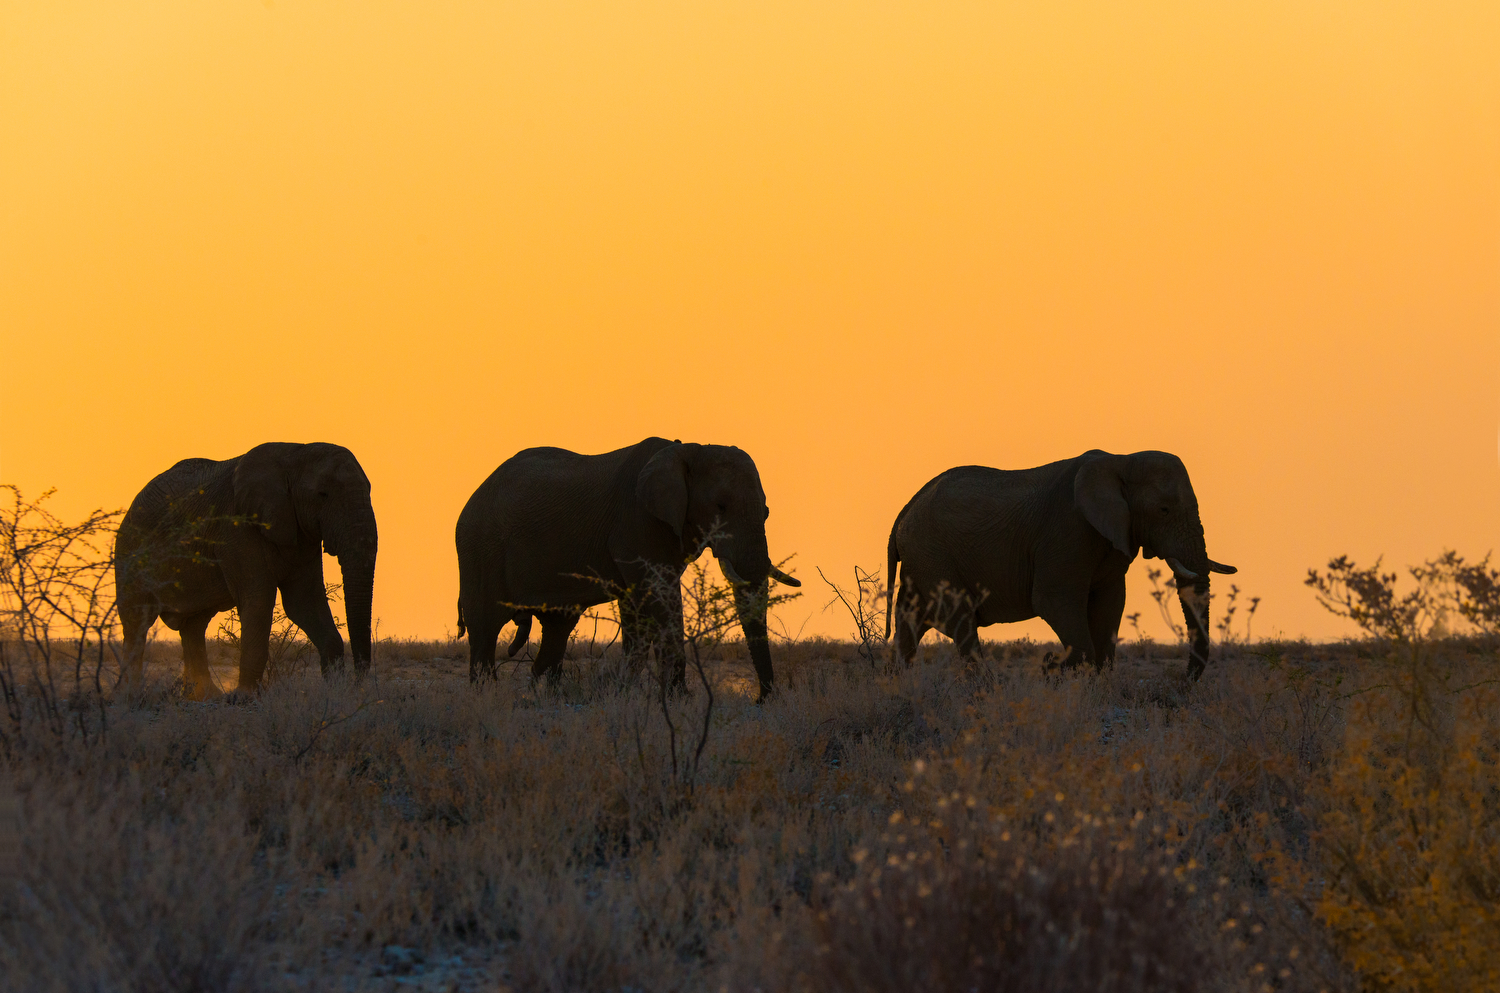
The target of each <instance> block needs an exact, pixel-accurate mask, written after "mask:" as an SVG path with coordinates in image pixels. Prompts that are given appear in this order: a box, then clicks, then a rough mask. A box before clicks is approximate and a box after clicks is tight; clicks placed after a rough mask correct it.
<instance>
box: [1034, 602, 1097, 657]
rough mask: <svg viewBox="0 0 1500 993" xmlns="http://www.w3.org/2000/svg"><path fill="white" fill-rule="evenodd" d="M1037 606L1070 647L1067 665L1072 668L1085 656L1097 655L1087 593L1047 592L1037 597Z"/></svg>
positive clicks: (1064, 642) (1067, 646)
mask: <svg viewBox="0 0 1500 993" xmlns="http://www.w3.org/2000/svg"><path fill="white" fill-rule="evenodd" d="M1032 606H1033V609H1035V610H1036V612H1037V616H1039V617H1041V619H1042V620H1044V621H1046V622H1047V623H1048V624H1049V625H1050V626H1051V628H1052V630H1053V632H1054V633H1055V634H1056V635H1057V640H1058V641H1060V642H1062V644H1063V647H1064V648H1066V649H1067V652H1068V654H1067V656H1066V657H1064V659H1063V662H1062V664H1063V668H1066V669H1071V668H1072V667H1073V666H1076V665H1077V664H1078V663H1080V662H1082V661H1083V660H1084V659H1093V658H1095V657H1096V656H1095V654H1094V637H1093V635H1092V634H1090V633H1089V603H1088V599H1087V595H1086V594H1084V595H1079V594H1075V593H1072V592H1063V593H1044V594H1040V595H1038V596H1036V597H1034V598H1033V601H1032Z"/></svg>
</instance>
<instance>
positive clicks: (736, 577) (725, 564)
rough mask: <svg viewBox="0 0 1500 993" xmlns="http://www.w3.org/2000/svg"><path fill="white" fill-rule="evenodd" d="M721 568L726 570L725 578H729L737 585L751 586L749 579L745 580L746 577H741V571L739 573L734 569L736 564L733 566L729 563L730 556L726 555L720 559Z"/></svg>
mask: <svg viewBox="0 0 1500 993" xmlns="http://www.w3.org/2000/svg"><path fill="white" fill-rule="evenodd" d="M719 568H720V569H722V570H724V578H725V579H727V580H729V581H730V582H731V583H733V584H734V585H735V586H749V585H750V584H749V583H748V582H747V581H745V580H744V579H741V578H740V574H739V573H737V572H735V571H734V566H732V565H730V564H729V558H728V556H725V557H724V558H721V559H719Z"/></svg>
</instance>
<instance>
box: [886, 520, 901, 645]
mask: <svg viewBox="0 0 1500 993" xmlns="http://www.w3.org/2000/svg"><path fill="white" fill-rule="evenodd" d="M900 524H901V517H900V515H897V517H896V523H895V524H892V525H891V539H890V541H888V542H886V545H885V637H886V640H890V637H891V610H892V609H893V608H894V607H895V604H896V567H897V566H898V565H900V563H901V550H900V549H899V548H897V547H896V528H897V527H899V526H900Z"/></svg>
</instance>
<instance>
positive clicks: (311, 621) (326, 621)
mask: <svg viewBox="0 0 1500 993" xmlns="http://www.w3.org/2000/svg"><path fill="white" fill-rule="evenodd" d="M281 609H282V610H284V611H286V616H287V618H288V619H289V620H290V621H291V622H292V623H293V624H295V625H297V627H299V628H301V629H302V633H303V634H305V635H307V640H308V641H311V642H312V643H313V647H315V648H317V650H318V665H319V668H321V669H322V670H323V676H324V678H325V679H326V678H327V677H328V674H329V672H330V671H337V670H339V669H342V668H343V666H344V639H343V637H342V636H341V635H340V634H339V626H338V624H336V623H335V622H334V619H333V611H332V610H331V609H330V608H329V606H328V594H327V592H326V590H325V588H324V586H323V563H322V561H321V558H318V559H312V558H309V559H308V560H307V561H306V562H304V563H302V564H301V565H300V566H299V568H298V569H297V571H296V572H295V573H294V574H293V576H292V578H291V579H289V580H287V582H285V583H284V584H282V587H281ZM356 665H357V666H358V668H357V669H356V674H358V675H363V674H364V670H366V669H368V668H369V663H368V662H364V663H363V664H362V665H361V664H360V663H359V662H358V661H356Z"/></svg>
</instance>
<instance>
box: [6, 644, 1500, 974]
mask: <svg viewBox="0 0 1500 993" xmlns="http://www.w3.org/2000/svg"><path fill="white" fill-rule="evenodd" d="M1042 648H1043V646H1034V645H1030V644H1009V645H1006V644H994V645H990V646H988V653H987V659H986V661H984V662H983V663H982V664H977V665H974V664H970V665H964V664H961V663H959V662H958V661H956V660H955V659H954V658H953V656H952V654H951V648H950V647H949V646H948V644H947V643H946V642H943V643H941V644H940V645H937V646H929V647H928V648H927V650H926V660H925V661H924V662H922V663H921V664H918V665H916V666H914V667H912V668H911V669H909V670H908V669H899V668H888V667H884V666H872V665H870V664H869V663H868V662H866V661H863V660H862V659H861V658H860V655H859V651H858V646H856V645H852V644H847V643H843V644H841V643H836V642H821V641H814V642H805V643H803V644H800V645H796V646H793V647H782V648H781V649H780V650H779V652H778V654H777V662H778V666H779V676H780V680H781V685H782V688H781V691H780V693H779V694H778V695H777V696H776V697H775V698H774V699H773V700H772V701H771V702H769V703H767V704H766V705H764V706H759V707H758V706H756V705H755V704H754V703H753V702H752V701H751V693H752V690H751V683H752V681H753V677H752V674H751V672H750V667H749V664H748V659H746V658H745V657H744V655H743V645H736V644H729V645H725V646H723V647H722V648H721V649H720V650H719V651H718V653H717V654H718V660H717V661H715V662H714V663H713V664H711V665H710V666H709V667H708V670H707V674H708V677H709V681H710V683H711V684H712V685H713V688H714V689H713V706H712V712H711V716H710V719H709V721H708V724H707V728H706V732H707V733H706V738H703V739H702V740H703V746H702V752H701V756H700V757H698V758H697V760H696V761H695V758H694V756H695V752H696V749H697V746H698V742H699V740H700V738H699V736H700V733H701V732H702V730H703V723H702V720H701V716H702V714H703V713H704V710H705V704H706V703H707V701H708V697H709V694H708V693H707V692H706V691H705V689H704V687H703V686H702V685H699V686H697V687H696V689H695V690H694V691H693V692H692V693H691V694H690V695H687V696H682V697H673V698H670V699H669V700H668V701H667V710H666V712H667V713H669V714H670V716H671V719H672V720H671V726H670V727H669V724H668V722H667V720H666V718H665V716H664V713H663V707H662V703H661V699H660V698H659V697H658V695H657V694H656V693H655V691H654V684H653V683H652V682H651V681H650V680H649V679H644V680H634V681H632V680H630V679H628V678H621V673H620V670H619V666H618V661H617V659H616V658H615V656H614V650H613V649H610V650H609V651H608V652H606V653H605V654H604V657H603V659H601V660H594V661H588V660H578V659H576V658H575V660H574V661H573V662H570V663H569V664H568V666H567V670H566V673H565V675H564V677H563V679H562V680H561V682H560V683H559V684H558V685H557V686H556V687H552V688H544V689H543V690H541V691H536V690H534V689H532V688H531V687H530V686H528V683H527V680H526V678H525V676H524V673H523V671H522V670H523V669H524V664H523V665H518V666H513V667H507V669H506V670H505V673H506V674H505V675H504V676H503V677H502V678H501V680H500V681H499V682H498V683H497V684H493V685H491V686H488V687H486V688H484V689H483V690H480V691H475V690H474V689H472V688H471V687H470V686H469V684H468V681H467V666H466V663H461V662H460V661H459V656H460V655H461V645H459V644H456V643H448V644H442V643H434V644H421V643H404V644H403V643H391V642H385V643H382V645H381V646H380V650H379V652H380V654H379V657H378V659H377V671H378V679H376V680H368V681H366V682H364V683H363V684H349V683H343V682H334V683H324V682H323V680H322V679H321V678H319V677H318V676H317V675H316V667H314V669H313V672H312V673H310V674H309V673H303V674H300V675H299V674H291V675H288V676H286V677H284V678H283V679H281V680H280V681H279V682H278V683H277V684H275V685H272V686H271V687H270V688H269V689H267V690H266V691H264V692H263V693H261V694H260V695H259V696H258V697H257V698H256V699H254V700H253V702H250V703H242V704H238V705H231V704H225V703H208V704H195V703H187V702H183V701H182V700H181V699H180V697H179V696H177V695H176V694H175V693H174V691H173V689H172V681H173V679H174V678H175V677H176V676H177V675H178V671H179V669H178V667H179V662H178V659H179V653H178V650H177V648H176V646H175V644H171V643H158V644H157V645H156V646H155V647H154V648H153V659H152V666H151V669H150V672H151V674H152V677H153V678H154V679H155V680H156V686H155V688H154V689H151V690H149V691H147V692H145V693H143V694H141V695H140V696H138V697H137V698H135V699H131V700H125V699H123V698H119V697H117V698H115V699H114V700H113V701H112V702H110V703H109V704H108V705H107V706H106V707H105V708H104V709H103V710H102V711H100V710H89V709H87V708H85V709H83V710H80V711H78V712H77V713H74V714H72V715H71V716H70V720H71V722H72V723H71V724H70V725H69V727H70V728H71V730H66V729H64V730H61V731H57V732H54V731H52V730H49V729H48V728H49V725H48V724H47V723H46V722H45V721H44V720H42V719H41V718H40V717H35V718H33V719H30V720H29V723H27V722H23V723H22V724H20V725H11V726H9V731H8V737H7V739H6V747H7V749H8V754H7V756H6V761H5V765H4V776H5V777H7V778H8V782H4V783H0V796H3V795H4V794H9V797H10V799H8V800H4V799H0V816H3V817H6V818H9V820H10V822H11V824H13V825H14V826H15V828H16V829H18V832H19V833H18V835H17V836H14V837H11V838H10V839H9V840H4V839H3V837H0V841H4V844H3V845H0V852H3V851H4V850H5V849H6V848H10V849H13V850H16V851H15V854H14V855H13V856H12V857H11V858H10V860H9V864H8V865H6V866H5V869H4V871H5V872H6V873H7V874H8V875H9V876H10V877H11V881H10V883H8V884H7V885H4V886H0V977H3V978H0V985H3V986H4V987H5V988H6V989H15V990H21V989H25V990H47V989H60V990H64V989H65V990H85V989H87V990H96V989H140V990H231V989H263V988H306V989H389V988H407V987H408V986H415V987H418V988H429V989H453V988H457V989H495V988H497V987H499V988H513V989H516V990H556V991H584V990H652V991H655V990H698V989H706V990H754V989H761V990H767V991H783V990H788V991H795V990H851V991H852V990H879V991H884V990H891V991H895V990H901V991H909V990H917V989H920V990H935V991H943V990H953V991H959V990H971V989H978V990H989V989H1011V990H1059V991H1062V990H1069V991H1072V990H1085V989H1088V990H1092V989H1101V990H1265V989H1282V990H1320V989H1328V990H1338V989H1357V988H1366V989H1434V990H1436V989H1453V990H1481V989H1489V990H1494V989H1500V916H1497V902H1496V901H1497V898H1500V837H1497V834H1500V818H1497V801H1500V796H1497V789H1496V775H1495V769H1496V764H1495V763H1496V748H1497V743H1500V734H1497V732H1500V692H1497V685H1496V682H1495V677H1496V674H1497V663H1496V655H1495V654H1494V652H1493V650H1492V649H1491V648H1489V647H1487V646H1486V645H1485V644H1483V643H1480V642H1465V641H1458V640H1448V641H1433V642H1426V643H1423V644H1422V645H1420V646H1416V647H1413V646H1411V645H1406V646H1402V645H1391V644H1388V643H1383V642H1364V643H1349V644H1346V645H1343V646H1310V645H1306V644H1272V643H1261V644H1257V645H1254V646H1249V647H1247V646H1243V645H1240V646H1226V647H1224V648H1222V649H1216V653H1221V654H1220V657H1218V658H1216V660H1215V664H1214V665H1213V666H1211V668H1210V669H1209V672H1208V674H1207V676H1206V677H1205V678H1204V679H1203V680H1202V681H1201V682H1200V683H1198V684H1196V685H1192V686H1189V685H1187V684H1186V683H1185V682H1184V680H1183V675H1182V674H1183V671H1184V658H1183V653H1182V651H1181V650H1180V649H1178V648H1176V647H1175V646H1167V647H1164V646H1153V645H1149V644H1144V645H1143V644H1131V645H1127V646H1125V647H1124V650H1123V656H1124V657H1123V658H1122V659H1121V661H1120V662H1119V664H1118V665H1116V667H1115V668H1114V669H1113V670H1112V671H1109V672H1107V673H1105V674H1104V675H1102V676H1099V677H1093V676H1090V675H1086V674H1079V675H1068V676H1064V677H1062V678H1056V677H1048V676H1046V675H1045V674H1044V672H1043V668H1042V661H1041V653H1042ZM588 651H589V645H588V642H587V641H586V640H585V641H582V642H579V643H578V644H577V645H576V646H575V652H574V653H572V654H574V655H575V656H577V655H584V654H588ZM691 678H692V674H690V679H691ZM101 720H104V721H107V731H106V733H104V734H103V735H102V737H101V736H100V735H99V734H98V730H99V728H98V726H97V725H98V723H99V721H101ZM84 727H93V728H94V733H93V734H92V735H91V736H89V738H88V739H87V740H85V738H84V736H83V735H82V734H81V733H80V731H79V729H80V728H84ZM3 826H4V825H3V823H0V827H3ZM393 946H394V947H393Z"/></svg>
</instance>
